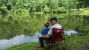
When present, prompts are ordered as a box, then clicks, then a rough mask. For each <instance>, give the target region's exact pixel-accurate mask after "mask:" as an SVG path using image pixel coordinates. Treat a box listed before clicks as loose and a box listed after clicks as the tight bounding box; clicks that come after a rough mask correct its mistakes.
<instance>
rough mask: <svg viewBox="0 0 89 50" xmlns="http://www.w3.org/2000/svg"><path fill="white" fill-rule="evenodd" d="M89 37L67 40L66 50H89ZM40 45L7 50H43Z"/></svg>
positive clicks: (70, 37)
mask: <svg viewBox="0 0 89 50" xmlns="http://www.w3.org/2000/svg"><path fill="white" fill-rule="evenodd" d="M88 43H89V35H74V36H68V37H67V38H66V49H67V50H88V47H89V46H88ZM37 45H38V43H36V42H33V43H25V44H22V45H19V46H13V47H11V48H8V49H7V50H43V49H41V48H36V46H37Z"/></svg>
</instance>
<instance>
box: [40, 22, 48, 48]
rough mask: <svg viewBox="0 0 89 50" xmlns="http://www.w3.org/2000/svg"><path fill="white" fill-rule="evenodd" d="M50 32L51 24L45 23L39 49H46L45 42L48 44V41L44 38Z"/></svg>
mask: <svg viewBox="0 0 89 50" xmlns="http://www.w3.org/2000/svg"><path fill="white" fill-rule="evenodd" d="M48 32H49V23H48V22H45V24H44V29H42V31H41V34H40V35H39V42H40V46H39V47H42V48H44V42H47V39H46V38H43V36H44V35H46V34H48Z"/></svg>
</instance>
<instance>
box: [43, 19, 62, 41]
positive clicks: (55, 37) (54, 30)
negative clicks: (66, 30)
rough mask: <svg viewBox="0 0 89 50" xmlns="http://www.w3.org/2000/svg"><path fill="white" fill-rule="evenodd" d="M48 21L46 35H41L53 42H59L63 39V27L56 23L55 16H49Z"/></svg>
mask: <svg viewBox="0 0 89 50" xmlns="http://www.w3.org/2000/svg"><path fill="white" fill-rule="evenodd" d="M49 22H50V23H51V25H52V26H51V28H50V30H49V32H48V34H47V35H45V36H43V37H44V38H49V39H51V40H52V41H53V42H61V41H62V40H63V36H62V32H63V27H62V26H61V25H60V24H58V23H57V22H58V20H57V18H56V17H54V18H51V19H50V20H49Z"/></svg>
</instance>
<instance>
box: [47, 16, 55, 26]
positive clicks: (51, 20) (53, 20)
mask: <svg viewBox="0 0 89 50" xmlns="http://www.w3.org/2000/svg"><path fill="white" fill-rule="evenodd" d="M49 21H50V22H51V24H52V25H54V24H56V23H57V18H56V17H53V18H51V19H50V20H49Z"/></svg>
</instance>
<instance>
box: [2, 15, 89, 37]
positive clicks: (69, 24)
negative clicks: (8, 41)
mask: <svg viewBox="0 0 89 50" xmlns="http://www.w3.org/2000/svg"><path fill="white" fill-rule="evenodd" d="M54 16H56V17H57V18H58V20H59V21H58V22H59V23H60V24H61V25H63V26H64V28H65V30H71V29H73V30H76V31H78V32H81V33H88V32H89V23H88V22H89V20H88V19H89V16H85V15H84V16H81V15H68V14H30V15H29V16H26V17H12V16H9V17H6V18H1V19H0V38H1V39H2V38H11V37H13V36H15V35H19V34H20V33H24V34H25V35H34V34H33V33H35V32H37V31H40V30H41V29H42V27H43V24H44V22H45V21H46V20H48V19H49V18H51V17H54Z"/></svg>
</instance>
